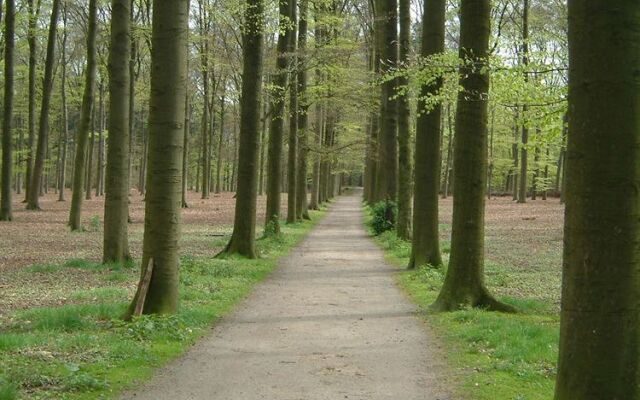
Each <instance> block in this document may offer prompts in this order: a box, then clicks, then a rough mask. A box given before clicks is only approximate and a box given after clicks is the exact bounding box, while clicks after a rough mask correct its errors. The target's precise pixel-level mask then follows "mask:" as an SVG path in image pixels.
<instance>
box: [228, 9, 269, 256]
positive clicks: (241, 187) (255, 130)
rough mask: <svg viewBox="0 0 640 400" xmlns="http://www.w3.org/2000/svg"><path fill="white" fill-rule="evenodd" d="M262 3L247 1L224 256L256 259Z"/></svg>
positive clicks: (262, 51) (262, 28)
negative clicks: (232, 198) (230, 220)
mask: <svg viewBox="0 0 640 400" xmlns="http://www.w3.org/2000/svg"><path fill="white" fill-rule="evenodd" d="M263 18H264V5H263V2H262V0H247V8H246V11H245V25H246V26H245V27H244V28H245V29H244V30H243V35H242V42H243V47H242V48H243V53H244V54H243V71H242V95H241V96H242V97H241V98H240V99H241V100H240V104H241V106H240V112H241V118H240V149H239V151H240V152H239V163H238V177H239V179H238V188H237V194H236V210H235V218H234V225H233V234H232V236H231V240H230V241H229V244H228V245H227V247H226V248H225V250H224V251H223V253H224V254H238V255H241V256H244V257H247V258H256V257H257V252H256V246H255V241H256V202H257V197H258V149H259V147H260V143H259V140H260V100H261V99H260V95H261V93H262V68H263V55H264V54H263V53H264V49H263V35H264V33H263V30H264V27H263V24H264V20H263Z"/></svg>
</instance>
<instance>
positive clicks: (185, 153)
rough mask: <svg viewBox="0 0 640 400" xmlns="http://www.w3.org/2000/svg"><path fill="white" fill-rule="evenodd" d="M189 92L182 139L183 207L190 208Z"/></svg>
mask: <svg viewBox="0 0 640 400" xmlns="http://www.w3.org/2000/svg"><path fill="white" fill-rule="evenodd" d="M186 68H187V71H188V70H189V60H188V59H187V66H186ZM189 100H190V98H189V93H188V91H187V90H186V89H185V96H184V134H183V136H184V137H183V140H182V208H189V203H188V202H187V185H188V180H189V132H190V128H191V119H190V114H191V113H190V107H191V106H190V104H189Z"/></svg>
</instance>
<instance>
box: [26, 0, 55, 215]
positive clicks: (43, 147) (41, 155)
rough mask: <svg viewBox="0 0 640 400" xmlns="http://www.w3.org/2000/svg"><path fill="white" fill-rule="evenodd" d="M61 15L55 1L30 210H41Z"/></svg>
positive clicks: (45, 70)
mask: <svg viewBox="0 0 640 400" xmlns="http://www.w3.org/2000/svg"><path fill="white" fill-rule="evenodd" d="M59 15H60V0H53V5H52V8H51V20H50V23H49V37H48V39H47V56H46V59H45V66H44V80H43V89H42V107H41V109H40V126H39V127H38V147H37V149H36V157H35V162H34V165H33V171H32V175H31V181H30V183H29V185H30V189H29V193H28V199H27V209H28V210H39V209H40V190H41V188H42V183H43V179H42V175H43V173H44V165H45V160H46V158H47V143H48V139H49V109H50V108H51V92H52V91H53V80H54V74H53V72H54V71H53V70H54V65H55V62H56V54H55V53H56V33H57V28H58V16H59Z"/></svg>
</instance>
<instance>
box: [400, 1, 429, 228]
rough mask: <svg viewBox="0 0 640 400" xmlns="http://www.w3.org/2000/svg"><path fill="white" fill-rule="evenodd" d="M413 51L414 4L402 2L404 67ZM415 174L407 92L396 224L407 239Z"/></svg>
mask: <svg viewBox="0 0 640 400" xmlns="http://www.w3.org/2000/svg"><path fill="white" fill-rule="evenodd" d="M410 52H411V1H410V0H400V62H401V63H402V65H403V66H404V67H406V66H408V65H409V56H410V54H409V53H410ZM408 83H409V79H408V78H407V77H406V76H402V77H400V78H399V79H398V87H399V88H402V87H404V86H407V85H408ZM438 136H439V135H438ZM438 159H439V158H438ZM412 172H413V171H412V169H411V111H410V110H409V96H408V93H405V94H403V95H401V96H399V98H398V221H397V222H396V233H397V234H398V237H400V238H402V239H405V240H408V239H410V238H411V198H412V187H411V186H412V184H411V182H412V180H413V176H412V175H413V174H412Z"/></svg>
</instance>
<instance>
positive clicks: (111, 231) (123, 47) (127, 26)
mask: <svg viewBox="0 0 640 400" xmlns="http://www.w3.org/2000/svg"><path fill="white" fill-rule="evenodd" d="M154 3H157V2H155V1H154ZM177 3H179V2H177ZM131 6H132V1H131V0H112V5H111V10H112V17H111V46H110V49H109V138H108V147H107V174H106V179H105V194H106V196H105V207H104V250H103V262H105V263H108V262H115V263H123V262H125V261H127V260H128V259H129V258H130V255H129V240H128V232H127V231H128V227H127V223H128V219H129V160H128V159H129V135H130V134H131V133H130V132H129V128H130V126H129V118H130V117H131V116H130V115H129V101H130V95H129V90H130V85H129V84H130V82H129V79H131V77H130V75H129V60H130V58H131V16H130V14H131V11H130V10H131ZM160 7H161V9H162V6H160ZM154 15H155V12H154ZM182 100H184V98H182ZM183 122H184V121H180V123H179V125H180V126H182V123H183ZM180 137H181V138H182V135H180ZM179 148H182V143H180V145H179ZM179 169H180V168H178V170H179ZM154 259H156V257H154Z"/></svg>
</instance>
